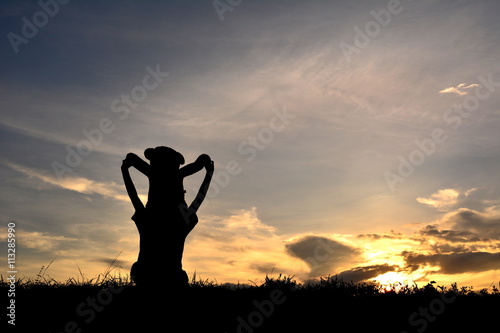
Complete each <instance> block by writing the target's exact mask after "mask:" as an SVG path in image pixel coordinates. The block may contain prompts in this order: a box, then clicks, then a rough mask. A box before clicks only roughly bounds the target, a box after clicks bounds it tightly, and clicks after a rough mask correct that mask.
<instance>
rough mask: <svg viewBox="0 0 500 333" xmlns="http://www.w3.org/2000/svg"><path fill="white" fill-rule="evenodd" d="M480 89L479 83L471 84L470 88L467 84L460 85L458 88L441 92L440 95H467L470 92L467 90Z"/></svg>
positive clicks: (450, 88)
mask: <svg viewBox="0 0 500 333" xmlns="http://www.w3.org/2000/svg"><path fill="white" fill-rule="evenodd" d="M475 87H479V85H478V84H477V83H473V84H469V85H468V86H467V85H466V83H460V84H459V85H458V86H456V87H449V88H446V89H443V90H441V91H440V92H439V93H440V94H458V95H467V94H468V93H469V92H468V91H467V90H469V89H472V88H475Z"/></svg>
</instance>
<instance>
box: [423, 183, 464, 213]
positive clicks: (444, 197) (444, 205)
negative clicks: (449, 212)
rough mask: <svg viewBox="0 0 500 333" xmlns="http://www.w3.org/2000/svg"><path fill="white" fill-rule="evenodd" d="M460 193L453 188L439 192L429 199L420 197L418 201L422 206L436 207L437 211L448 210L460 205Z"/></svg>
mask: <svg viewBox="0 0 500 333" xmlns="http://www.w3.org/2000/svg"><path fill="white" fill-rule="evenodd" d="M459 195H460V192H458V191H457V190H454V189H452V188H448V189H444V190H439V191H437V192H436V193H434V194H432V195H431V196H430V197H429V198H423V197H418V198H417V201H418V202H419V203H421V204H424V205H428V206H432V207H435V208H437V209H448V208H450V207H452V206H454V205H456V204H457V203H458V196H459Z"/></svg>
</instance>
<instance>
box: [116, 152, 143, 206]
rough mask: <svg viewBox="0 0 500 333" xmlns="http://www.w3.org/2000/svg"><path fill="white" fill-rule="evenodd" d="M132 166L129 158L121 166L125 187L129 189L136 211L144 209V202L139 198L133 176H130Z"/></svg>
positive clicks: (129, 195)
mask: <svg viewBox="0 0 500 333" xmlns="http://www.w3.org/2000/svg"><path fill="white" fill-rule="evenodd" d="M130 167H131V164H130V162H129V161H128V160H127V159H125V160H123V162H122V167H121V169H122V176H123V182H124V183H125V188H126V189H127V193H128V197H129V198H130V201H132V205H134V208H135V210H136V211H139V210H141V209H144V204H143V203H142V201H141V199H139V195H138V194H137V190H136V189H135V185H134V182H132V178H131V177H130V173H129V172H128V169H129V168H130Z"/></svg>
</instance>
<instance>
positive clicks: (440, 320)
mask: <svg viewBox="0 0 500 333" xmlns="http://www.w3.org/2000/svg"><path fill="white" fill-rule="evenodd" d="M45 271H46V269H44V268H43V267H42V269H41V270H40V273H39V274H38V275H37V277H35V278H22V279H19V280H18V281H16V326H17V328H21V329H22V330H23V331H24V330H26V331H27V330H28V329H29V330H32V331H34V330H36V331H37V332H54V333H55V332H72V333H73V332H74V333H80V332H119V331H121V330H123V331H127V332H130V331H132V330H138V331H141V332H142V331H148V330H151V331H160V330H161V331H168V330H174V331H181V332H200V331H203V332H245V333H247V332H295V331H297V330H299V328H300V327H303V329H300V331H304V330H306V331H311V332H314V331H320V330H321V331H325V330H326V331H331V332H336V331H349V332H367V331H368V332H370V331H377V330H383V331H384V332H424V331H425V332H452V331H453V332H468V330H469V328H468V327H470V329H471V330H474V331H481V330H482V329H484V330H485V331H486V329H487V328H488V327H491V326H492V325H495V324H496V321H497V320H496V319H495V318H496V317H497V314H498V310H499V309H500V292H499V290H498V288H496V286H492V287H491V288H489V289H483V290H480V291H478V292H476V291H474V290H473V288H472V287H458V286H457V285H456V284H452V285H451V286H449V287H445V286H437V284H436V283H435V282H432V283H428V284H427V285H424V286H421V287H419V286H417V285H416V284H414V285H399V284H398V285H394V286H392V287H389V288H387V287H386V286H384V287H383V286H380V285H377V284H376V283H371V282H367V283H353V282H348V281H343V280H341V279H338V278H337V277H336V276H333V277H325V278H321V279H320V280H319V281H318V282H317V283H309V284H301V283H298V282H297V281H296V280H295V279H294V277H293V276H285V275H281V274H280V275H278V276H277V277H269V276H267V275H266V277H265V279H264V282H262V283H260V284H257V283H242V284H220V283H217V281H215V280H209V279H201V278H200V277H199V276H196V274H194V275H193V276H192V277H191V279H190V281H189V285H190V288H188V289H187V290H183V291H182V292H179V291H178V290H172V289H170V288H169V287H168V286H165V285H162V279H161V274H159V276H158V281H157V284H156V285H155V286H152V287H151V288H147V289H144V288H138V287H136V286H135V285H134V284H133V283H132V282H131V280H130V278H129V276H128V275H124V276H122V275H120V274H119V273H118V274H117V273H116V272H113V270H112V269H109V270H106V272H105V273H103V274H101V275H98V276H97V277H95V278H91V279H88V278H85V277H84V275H83V274H82V273H80V277H79V278H71V279H68V280H66V281H64V282H58V281H56V280H54V279H52V278H50V277H45ZM8 288H9V283H8V281H6V280H5V279H4V278H3V276H2V277H1V278H0V293H2V294H6V293H7V289H8ZM493 327H494V326H493Z"/></svg>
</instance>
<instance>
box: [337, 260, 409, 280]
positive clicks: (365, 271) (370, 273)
mask: <svg viewBox="0 0 500 333" xmlns="http://www.w3.org/2000/svg"><path fill="white" fill-rule="evenodd" d="M398 270H399V266H397V265H389V264H383V265H372V266H362V267H355V268H352V269H350V270H347V271H343V272H342V273H340V274H338V277H339V278H341V279H343V280H344V281H352V282H360V281H366V280H368V279H371V278H374V277H377V276H379V275H381V274H385V273H387V272H395V271H398Z"/></svg>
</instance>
